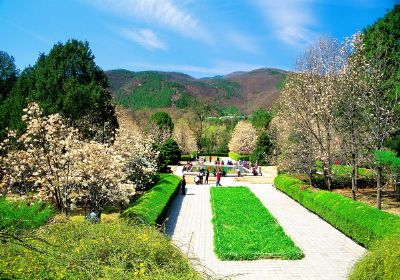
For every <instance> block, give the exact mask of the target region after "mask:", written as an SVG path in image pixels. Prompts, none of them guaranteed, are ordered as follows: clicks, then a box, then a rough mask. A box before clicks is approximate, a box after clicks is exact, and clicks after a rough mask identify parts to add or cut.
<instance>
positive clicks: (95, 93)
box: [0, 40, 118, 142]
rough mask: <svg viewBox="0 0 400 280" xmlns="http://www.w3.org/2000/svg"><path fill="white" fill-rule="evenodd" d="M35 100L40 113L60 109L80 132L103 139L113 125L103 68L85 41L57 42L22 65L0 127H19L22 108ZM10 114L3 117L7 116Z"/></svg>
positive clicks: (109, 96) (114, 119)
mask: <svg viewBox="0 0 400 280" xmlns="http://www.w3.org/2000/svg"><path fill="white" fill-rule="evenodd" d="M31 101H35V102H38V103H39V104H40V106H41V108H43V112H44V114H46V115H47V114H54V113H61V114H62V115H63V116H64V117H66V118H67V119H68V120H69V121H70V123H69V124H70V125H73V126H75V127H77V128H79V129H80V131H81V132H82V133H83V134H84V136H86V137H88V138H92V139H96V140H98V141H101V142H104V141H108V140H110V139H112V135H113V133H114V131H115V128H117V126H118V124H117V120H116V117H115V111H114V107H113V105H112V104H111V93H110V91H109V90H108V80H107V77H106V75H105V74H104V72H103V71H102V70H101V69H100V68H99V67H98V66H97V65H96V63H95V61H94V55H93V54H92V51H91V50H90V48H89V43H88V42H82V41H78V40H69V41H67V42H66V43H65V44H63V43H57V44H55V45H54V46H53V48H52V49H51V50H50V52H49V54H48V55H46V54H40V56H39V58H38V60H37V62H36V64H35V65H34V66H32V67H29V68H27V69H25V70H24V71H23V72H22V74H21V76H20V77H19V78H18V80H17V82H16V84H15V85H14V88H13V90H12V92H11V94H10V95H9V97H8V98H7V100H5V102H4V104H3V106H2V110H1V112H0V125H1V127H0V129H2V130H4V128H5V127H7V126H9V127H11V128H17V129H21V127H22V125H21V123H20V121H19V119H20V117H21V115H22V110H21V109H22V108H24V107H26V104H27V103H28V102H31ZM8 115H9V116H10V117H9V118H7V116H8Z"/></svg>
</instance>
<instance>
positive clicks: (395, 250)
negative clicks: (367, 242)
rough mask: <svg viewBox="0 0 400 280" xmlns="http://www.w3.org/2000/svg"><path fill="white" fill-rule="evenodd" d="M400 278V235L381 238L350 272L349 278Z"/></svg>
mask: <svg viewBox="0 0 400 280" xmlns="http://www.w3.org/2000/svg"><path fill="white" fill-rule="evenodd" d="M371 279H375V280H377V279H385V280H397V279H400V236H392V237H390V238H387V239H384V240H380V241H379V242H377V243H376V244H374V246H372V248H371V250H370V251H369V252H368V255H367V256H365V257H364V258H362V259H361V260H360V261H359V262H358V263H357V264H356V266H355V267H354V269H353V271H352V272H351V273H350V276H349V280H371Z"/></svg>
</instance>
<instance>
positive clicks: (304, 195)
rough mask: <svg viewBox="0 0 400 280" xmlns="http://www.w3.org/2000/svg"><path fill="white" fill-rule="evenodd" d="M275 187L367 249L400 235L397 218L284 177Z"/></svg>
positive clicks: (276, 179) (399, 221)
mask: <svg viewBox="0 0 400 280" xmlns="http://www.w3.org/2000/svg"><path fill="white" fill-rule="evenodd" d="M274 183H275V186H276V188H278V189H279V190H281V191H283V192H284V193H286V194H287V195H289V196H290V197H292V198H293V199H295V200H296V201H298V202H299V203H300V204H301V205H303V206H304V207H306V208H307V209H309V210H311V211H312V212H314V213H316V214H317V215H319V216H320V217H321V218H323V219H324V220H326V221H327V222H329V223H330V224H332V225H333V226H334V227H335V228H337V229H338V230H340V231H342V232H343V233H344V234H346V235H347V236H349V237H351V238H352V239H354V240H355V241H357V242H358V243H360V244H362V245H364V246H365V247H367V248H369V247H370V246H371V245H372V244H373V243H374V242H375V241H377V240H381V239H382V238H385V237H389V236H392V235H394V234H398V233H400V217H398V216H396V215H393V214H389V213H386V212H383V211H381V210H378V209H376V208H373V207H371V206H368V205H366V204H364V203H362V202H359V201H354V200H352V199H350V198H347V197H344V196H342V195H340V194H336V193H332V192H328V191H322V190H319V191H318V190H317V191H315V190H312V189H311V188H309V186H308V185H307V184H306V183H305V182H303V181H301V180H299V179H296V178H293V177H291V176H289V175H287V174H280V175H278V176H277V177H276V178H275V181H274Z"/></svg>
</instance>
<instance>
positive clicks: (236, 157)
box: [228, 152, 250, 160]
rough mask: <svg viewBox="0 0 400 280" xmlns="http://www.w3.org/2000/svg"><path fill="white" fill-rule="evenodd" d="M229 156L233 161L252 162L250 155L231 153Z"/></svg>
mask: <svg viewBox="0 0 400 280" xmlns="http://www.w3.org/2000/svg"><path fill="white" fill-rule="evenodd" d="M228 156H229V157H230V158H231V159H233V160H250V156H249V155H241V154H238V153H235V152H229V153H228Z"/></svg>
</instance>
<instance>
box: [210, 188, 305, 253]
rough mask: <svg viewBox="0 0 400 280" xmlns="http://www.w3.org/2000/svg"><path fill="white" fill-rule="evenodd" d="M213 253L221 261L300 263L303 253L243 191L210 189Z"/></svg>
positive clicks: (255, 199) (245, 190)
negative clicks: (265, 259)
mask: <svg viewBox="0 0 400 280" xmlns="http://www.w3.org/2000/svg"><path fill="white" fill-rule="evenodd" d="M211 207H212V212H213V218H212V223H213V225H214V250H215V253H216V254H217V256H218V257H219V258H220V259H222V260H254V259H260V258H266V257H267V258H268V257H269V258H283V259H300V258H302V257H303V254H302V252H301V250H300V249H299V248H298V247H297V246H296V245H295V244H294V242H293V241H292V240H291V239H290V238H289V237H288V236H287V235H286V234H285V232H284V231H283V229H282V227H280V226H279V224H278V223H277V221H276V220H275V218H274V217H273V216H272V215H271V213H269V211H268V210H267V209H266V208H265V207H264V206H263V204H262V203H261V201H260V200H259V199H258V198H257V197H256V196H255V195H254V194H253V193H252V192H251V191H250V190H249V189H248V188H244V187H224V188H211Z"/></svg>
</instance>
